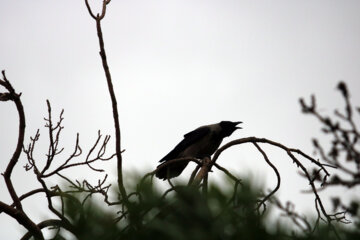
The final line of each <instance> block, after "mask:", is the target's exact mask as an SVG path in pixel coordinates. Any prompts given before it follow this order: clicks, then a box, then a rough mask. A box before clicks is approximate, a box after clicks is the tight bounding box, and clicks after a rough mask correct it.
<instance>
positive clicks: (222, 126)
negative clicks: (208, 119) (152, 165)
mask: <svg viewBox="0 0 360 240" xmlns="http://www.w3.org/2000/svg"><path fill="white" fill-rule="evenodd" d="M240 123H242V122H231V121H221V122H219V123H216V124H211V125H205V126H201V127H198V128H196V129H195V130H193V131H191V132H189V133H187V134H185V135H184V139H183V140H182V141H181V142H180V143H179V144H177V145H176V146H175V148H174V149H173V150H171V151H170V152H169V153H168V154H167V155H166V156H165V157H163V158H162V159H161V160H160V161H159V162H160V164H159V165H158V166H157V168H156V174H155V175H156V177H157V178H159V179H162V180H166V179H170V178H174V177H177V176H179V175H180V174H181V173H182V171H183V170H184V169H185V168H186V166H187V165H188V163H189V161H179V162H174V163H171V164H168V165H166V166H164V164H166V163H167V162H168V161H170V160H173V159H177V158H185V157H193V158H198V159H203V158H205V157H210V156H211V155H212V154H213V153H214V152H215V151H216V150H217V149H218V147H219V146H220V144H221V142H222V140H223V139H224V138H225V137H228V136H230V135H231V134H232V133H233V132H234V131H235V130H237V129H241V127H238V126H237V125H238V124H240Z"/></svg>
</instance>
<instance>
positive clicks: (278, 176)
mask: <svg viewBox="0 0 360 240" xmlns="http://www.w3.org/2000/svg"><path fill="white" fill-rule="evenodd" d="M253 144H254V145H255V147H256V148H257V149H258V150H259V152H260V153H261V154H262V155H263V157H264V159H265V161H266V162H267V164H269V166H270V167H271V168H272V169H273V170H274V172H275V174H276V178H277V184H276V187H275V188H274V189H273V190H272V191H271V192H270V193H269V194H268V195H267V196H266V197H264V199H263V200H261V201H260V203H259V205H258V208H259V207H260V206H261V205H262V204H265V202H266V201H267V200H268V199H269V198H270V197H271V196H272V195H274V193H276V192H277V190H279V188H280V182H281V178H280V174H279V171H278V170H277V168H276V167H275V166H274V164H272V163H271V162H270V160H269V158H268V156H267V155H266V153H265V152H264V150H262V149H261V148H260V146H259V145H258V144H257V143H256V142H254V143H253Z"/></svg>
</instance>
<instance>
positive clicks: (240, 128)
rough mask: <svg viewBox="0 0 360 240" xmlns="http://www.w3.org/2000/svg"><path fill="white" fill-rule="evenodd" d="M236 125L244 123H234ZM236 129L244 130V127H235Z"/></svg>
mask: <svg viewBox="0 0 360 240" xmlns="http://www.w3.org/2000/svg"><path fill="white" fill-rule="evenodd" d="M234 123H235V126H236V125H238V124H240V123H242V122H234ZM235 129H242V127H235Z"/></svg>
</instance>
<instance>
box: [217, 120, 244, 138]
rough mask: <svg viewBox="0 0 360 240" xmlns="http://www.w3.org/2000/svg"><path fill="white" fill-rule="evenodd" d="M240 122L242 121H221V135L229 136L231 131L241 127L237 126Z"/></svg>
mask: <svg viewBox="0 0 360 240" xmlns="http://www.w3.org/2000/svg"><path fill="white" fill-rule="evenodd" d="M240 123H242V122H230V121H221V122H220V127H221V135H223V137H228V136H230V135H231V134H232V133H233V132H235V130H236V129H241V127H237V125H238V124H240Z"/></svg>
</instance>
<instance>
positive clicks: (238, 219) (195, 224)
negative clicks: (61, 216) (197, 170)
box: [55, 182, 360, 240]
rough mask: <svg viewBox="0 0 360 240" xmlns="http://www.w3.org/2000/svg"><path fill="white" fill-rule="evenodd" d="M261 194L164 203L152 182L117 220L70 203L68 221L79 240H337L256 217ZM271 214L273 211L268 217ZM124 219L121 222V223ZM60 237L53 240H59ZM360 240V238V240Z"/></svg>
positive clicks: (185, 193) (246, 190) (174, 194)
mask: <svg viewBox="0 0 360 240" xmlns="http://www.w3.org/2000/svg"><path fill="white" fill-rule="evenodd" d="M258 198H259V194H258V192H257V191H255V190H254V189H253V188H251V187H250V186H249V185H248V184H243V185H242V186H240V187H239V189H238V191H237V193H236V194H235V195H234V193H233V192H232V191H226V190H224V189H223V188H221V186H210V187H209V189H208V191H207V193H206V194H204V193H203V192H202V191H200V190H199V189H198V188H195V187H188V186H177V187H175V190H173V191H171V192H170V193H168V194H167V195H166V196H165V197H164V195H163V193H162V192H161V191H159V190H157V189H156V188H155V187H154V185H153V184H151V183H150V182H145V183H142V184H141V185H138V186H137V187H136V191H134V194H131V197H130V199H129V200H130V203H129V205H128V206H126V207H125V206H122V205H118V206H117V207H116V208H117V210H122V211H120V213H119V214H116V210H115V211H114V213H112V214H109V213H106V212H105V211H104V209H102V208H101V207H99V206H98V205H96V204H95V203H94V201H88V202H86V204H84V205H82V204H81V201H80V200H79V201H74V200H67V201H66V204H65V215H66V217H67V218H68V219H70V220H71V222H72V224H73V225H74V231H73V234H74V235H75V236H76V237H77V238H78V239H81V240H82V239H84V240H85V239H102V240H108V239H109V240H110V239H157V240H162V239H175V240H181V239H189V240H192V239H194V240H195V239H224V240H226V239H261V240H264V239H314V240H317V239H336V238H335V235H334V234H333V233H332V232H331V231H330V230H329V228H327V227H324V226H323V227H321V228H320V229H319V230H318V231H316V232H315V233H314V234H312V235H311V236H307V235H305V234H300V236H289V235H290V233H291V230H289V229H284V228H281V227H279V224H277V223H276V222H273V221H274V220H271V218H268V217H267V215H266V214H263V215H261V214H258V212H257V211H256V204H257V200H258ZM267 212H269V209H268V211H267ZM120 218H121V219H120ZM60 234H62V232H61V231H60V233H59V234H58V235H57V237H56V238H55V239H61V238H60ZM341 235H342V236H343V237H344V238H343V239H357V237H359V236H360V235H358V234H355V233H354V232H345V231H341ZM358 239H359V238H358Z"/></svg>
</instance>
